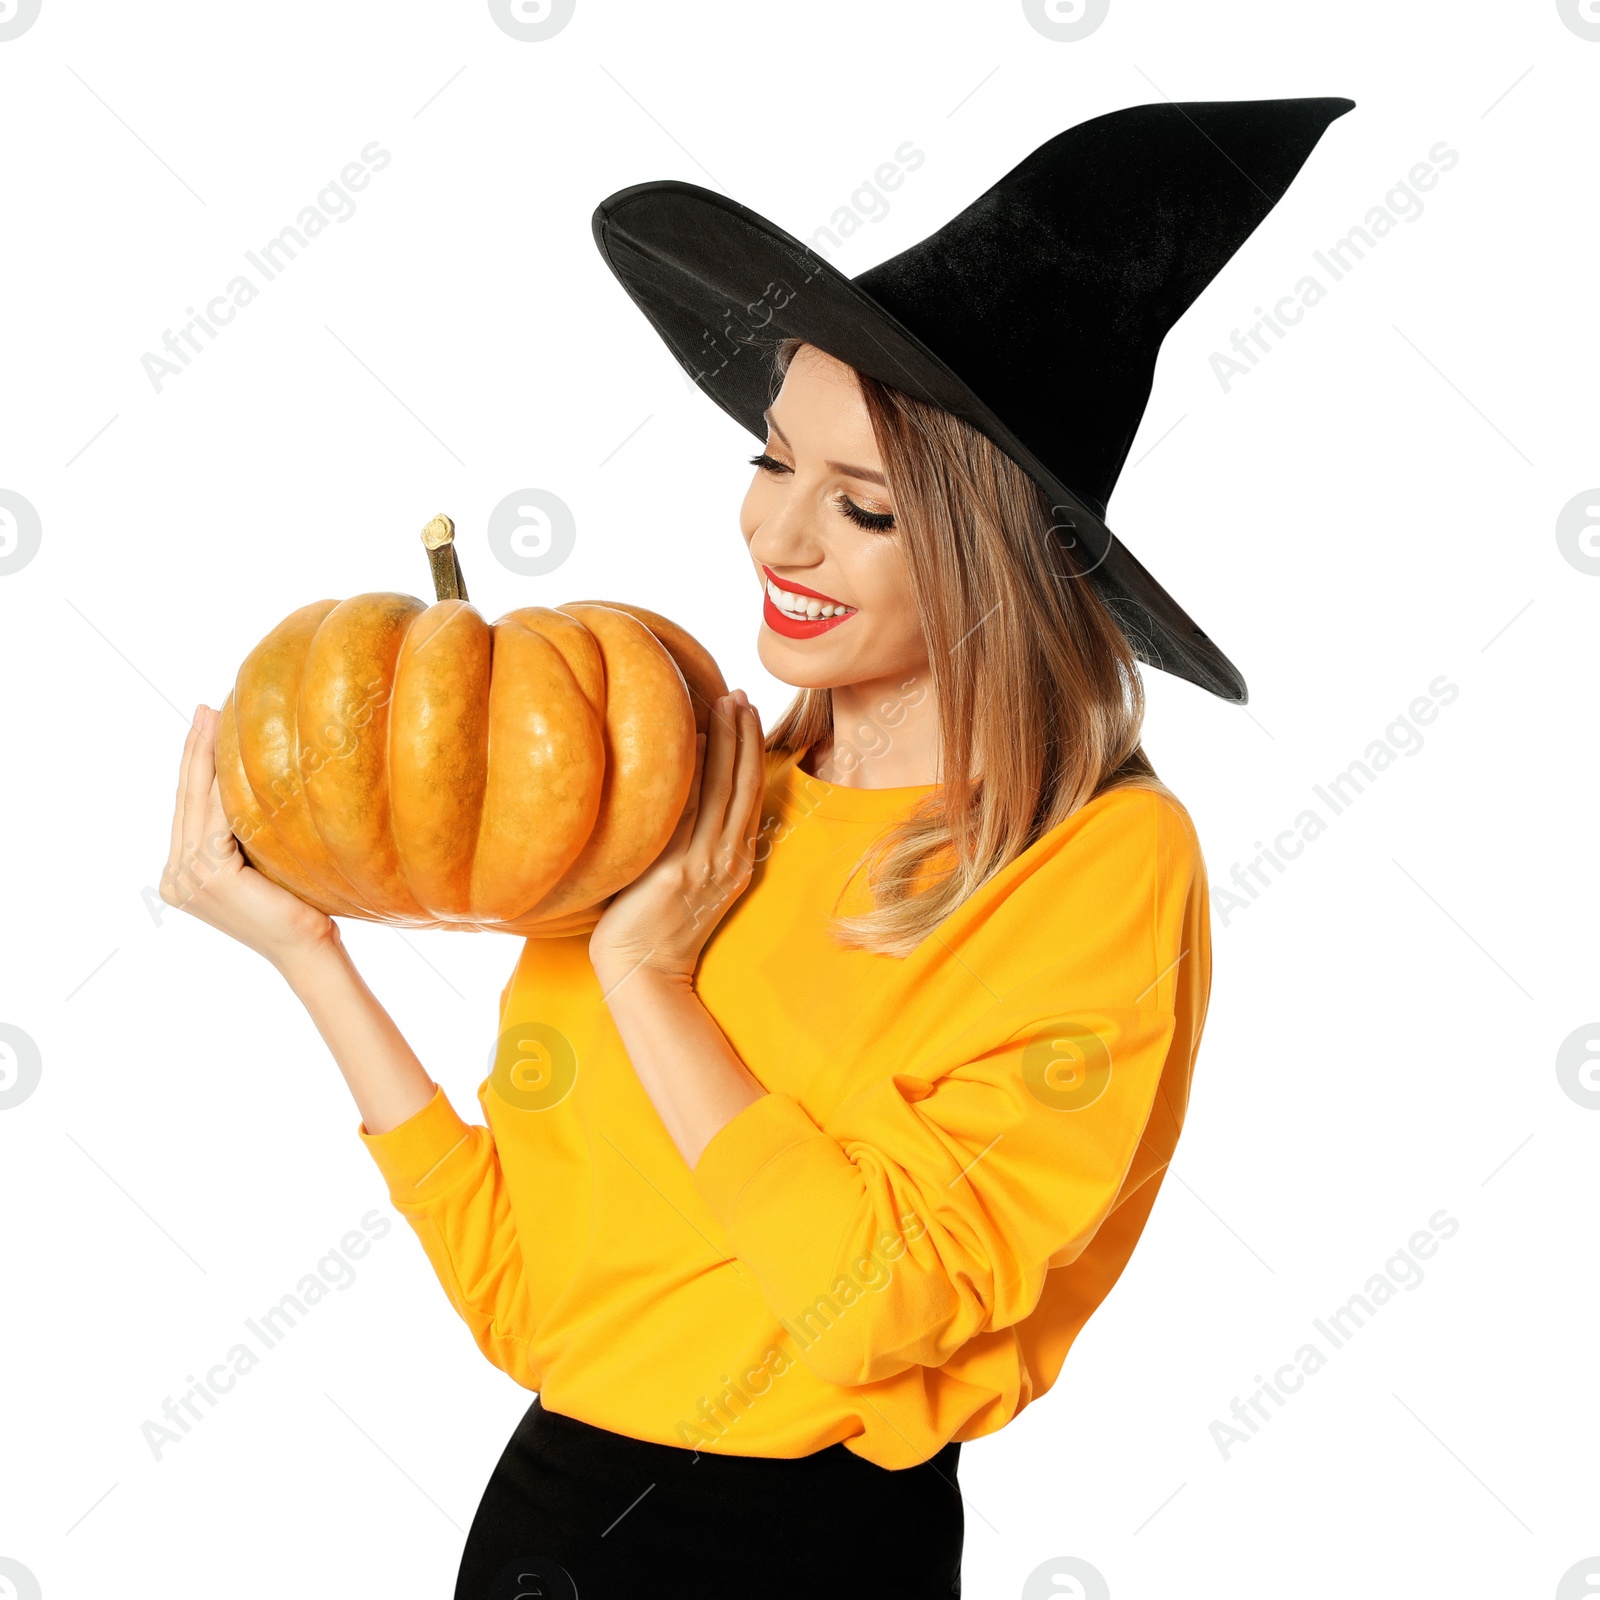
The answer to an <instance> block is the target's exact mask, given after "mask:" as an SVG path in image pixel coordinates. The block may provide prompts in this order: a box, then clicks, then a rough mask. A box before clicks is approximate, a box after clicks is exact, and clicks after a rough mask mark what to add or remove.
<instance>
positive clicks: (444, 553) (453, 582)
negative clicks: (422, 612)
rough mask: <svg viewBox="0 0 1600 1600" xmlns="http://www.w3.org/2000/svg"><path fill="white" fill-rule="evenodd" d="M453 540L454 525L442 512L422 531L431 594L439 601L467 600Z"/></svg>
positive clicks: (463, 579)
mask: <svg viewBox="0 0 1600 1600" xmlns="http://www.w3.org/2000/svg"><path fill="white" fill-rule="evenodd" d="M455 541H456V525H455V523H453V522H452V521H451V520H450V519H449V517H447V516H446V515H445V514H444V513H443V512H442V511H441V512H440V513H439V515H438V516H436V517H435V518H434V519H433V521H432V522H430V523H429V524H428V525H427V527H425V528H424V529H423V530H422V542H423V544H424V545H425V546H427V550H428V565H429V566H431V567H432V568H433V592H434V595H435V597H436V598H437V599H440V600H465V599H466V598H467V580H466V579H465V578H464V577H462V575H461V557H460V556H458V555H457V554H456V542H455Z"/></svg>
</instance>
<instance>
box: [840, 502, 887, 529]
mask: <svg viewBox="0 0 1600 1600" xmlns="http://www.w3.org/2000/svg"><path fill="white" fill-rule="evenodd" d="M834 504H835V505H836V506H838V508H839V509H840V510H841V511H842V512H843V513H844V514H845V515H846V516H847V517H848V518H849V519H850V520H851V521H852V522H853V523H855V525H856V526H857V527H858V528H866V529H868V530H869V531H870V532H872V533H887V532H888V531H889V529H890V528H892V527H893V526H894V513H893V512H892V511H867V510H864V509H863V508H862V507H861V506H858V505H857V504H856V503H855V501H854V500H852V499H851V498H850V496H849V495H847V494H842V495H840V496H839V498H838V499H837V500H835V501H834Z"/></svg>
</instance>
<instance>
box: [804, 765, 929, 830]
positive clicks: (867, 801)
mask: <svg viewBox="0 0 1600 1600" xmlns="http://www.w3.org/2000/svg"><path fill="white" fill-rule="evenodd" d="M805 753H806V752H805V751H804V750H791V751H789V752H788V754H787V755H786V756H785V758H784V762H783V765H782V767H781V768H780V769H779V771H778V772H777V773H776V774H775V775H774V776H775V777H776V778H777V779H778V781H779V782H781V783H782V785H783V787H784V790H785V791H786V793H787V794H788V796H789V797H790V799H791V801H792V802H793V804H794V806H795V808H796V809H797V810H798V811H800V812H803V813H805V814H808V815H811V816H819V817H838V818H840V819H842V820H846V821H851V822H881V821H885V820H889V819H892V818H895V817H898V816H900V815H901V814H902V813H903V812H906V811H909V810H910V809H911V807H912V806H913V805H914V804H915V803H916V802H917V801H918V800H920V799H921V798H922V797H923V796H924V795H929V794H933V793H934V792H935V791H936V790H937V789H938V788H939V787H940V785H939V784H937V783H909V784H897V785H895V786H894V787H892V788H888V789H859V788H856V787H854V786H853V785H846V784H840V783H829V782H827V780H826V779H823V778H816V777H813V776H812V775H811V774H810V773H809V772H807V771H806V770H805V769H804V768H803V767H802V766H801V765H800V762H801V759H802V758H803V757H804V755H805Z"/></svg>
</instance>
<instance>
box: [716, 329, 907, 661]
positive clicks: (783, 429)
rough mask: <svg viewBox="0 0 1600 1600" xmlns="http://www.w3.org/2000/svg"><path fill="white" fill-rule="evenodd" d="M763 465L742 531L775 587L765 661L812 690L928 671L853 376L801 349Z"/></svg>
mask: <svg viewBox="0 0 1600 1600" xmlns="http://www.w3.org/2000/svg"><path fill="white" fill-rule="evenodd" d="M756 462H757V466H756V475H755V478H754V481H753V482H752V483H751V485H750V490H749V492H748V493H747V494H746V495H745V497H744V505H743V506H742V507H741V508H740V512H739V526H740V528H741V530H742V531H743V533H744V537H745V543H746V544H747V545H748V546H749V549H750V559H751V561H752V562H753V563H754V564H755V569H756V575H757V578H758V580H759V581H760V583H761V584H762V586H763V587H764V589H765V591H766V593H765V599H764V602H763V606H762V626H761V636H760V640H759V642H758V645H757V649H758V652H759V654H760V656H761V664H762V665H763V666H764V667H765V668H766V669H767V671H768V672H770V673H771V674H772V675H773V676H774V677H775V678H779V679H781V680H782V681H783V682H784V683H788V684H792V685H794V686H795V687H796V688H802V689H833V688H840V687H843V686H845V685H847V684H855V683H870V682H874V681H876V680H879V679H892V680H894V681H895V682H901V681H903V680H904V679H906V678H907V677H909V676H911V675H912V674H913V673H917V672H921V671H923V670H924V669H925V668H926V666H927V662H928V656H927V650H926V647H925V646H924V644H923V638H922V627H921V622H920V620H919V618H918V615H917V610H916V606H915V605H914V603H913V601H912V598H911V581H910V575H909V572H908V570H907V566H906V559H905V546H904V542H903V541H904V533H903V531H902V530H901V528H900V527H899V526H898V524H897V522H896V519H895V506H894V500H893V498H892V497H891V495H890V493H889V489H888V485H887V483H886V482H885V476H884V470H883V461H882V459H881V458H880V457H879V454H878V446H877V442H876V441H875V439H874V438H873V434H872V423H871V421H870V419H869V418H868V416H867V407H866V402H865V401H864V400H863V399H862V398H861V390H860V389H859V387H858V386H857V384H856V379H855V374H854V372H853V371H852V370H851V369H850V368H849V367H848V366H846V365H845V364H844V363H843V362H842V361H839V360H837V359H835V358H834V357H833V356H830V355H828V354H827V353H826V352H825V351H822V350H818V349H817V348H816V347H815V346H814V345H805V346H803V347H802V348H801V349H800V350H798V351H797V352H796V353H795V357H794V359H793V360H792V361H791V362H790V363H789V367H788V370H787V372H786V373H785V374H784V379H783V388H782V389H781V390H779V392H778V397H777V399H776V400H774V401H773V402H772V405H771V406H770V407H769V408H768V411H767V448H766V452H765V454H763V455H761V456H758V457H756ZM824 610H826V611H827V612H828V613H829V614H828V615H824V614H823V613H824Z"/></svg>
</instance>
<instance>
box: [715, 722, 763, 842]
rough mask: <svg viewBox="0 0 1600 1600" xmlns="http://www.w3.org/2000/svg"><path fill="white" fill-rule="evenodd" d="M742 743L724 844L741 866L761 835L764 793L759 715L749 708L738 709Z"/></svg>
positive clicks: (729, 806)
mask: <svg viewBox="0 0 1600 1600" xmlns="http://www.w3.org/2000/svg"><path fill="white" fill-rule="evenodd" d="M740 722H741V725H742V727H743V729H744V740H743V743H742V744H741V745H740V747H739V765H738V768H737V771H736V774H735V777H734V785H733V797H732V799H731V801H730V802H729V805H728V829H727V832H726V834H725V835H724V842H725V844H726V845H727V846H728V848H729V849H730V850H731V851H732V852H733V854H734V858H735V859H736V860H737V861H739V862H740V863H741V864H743V863H747V862H750V861H752V860H753V859H754V849H755V840H756V835H757V834H758V833H759V832H760V831H761V808H762V804H763V802H764V801H765V799H766V792H767V761H766V743H765V741H764V739H763V738H762V734H761V714H760V713H759V712H758V711H757V710H756V708H755V707H754V706H752V705H746V706H743V707H741V708H740Z"/></svg>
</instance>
